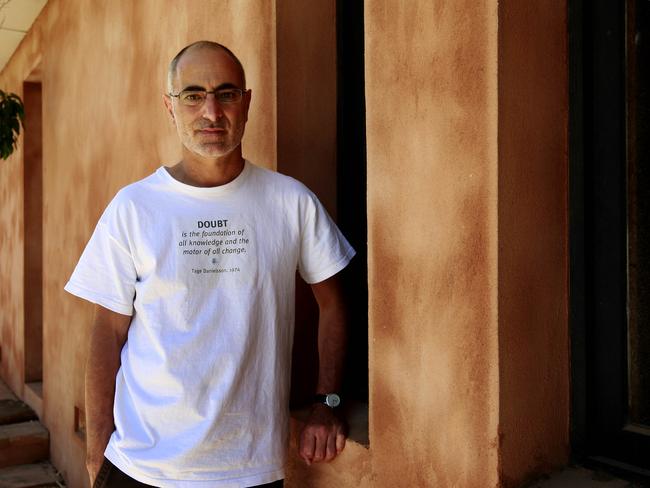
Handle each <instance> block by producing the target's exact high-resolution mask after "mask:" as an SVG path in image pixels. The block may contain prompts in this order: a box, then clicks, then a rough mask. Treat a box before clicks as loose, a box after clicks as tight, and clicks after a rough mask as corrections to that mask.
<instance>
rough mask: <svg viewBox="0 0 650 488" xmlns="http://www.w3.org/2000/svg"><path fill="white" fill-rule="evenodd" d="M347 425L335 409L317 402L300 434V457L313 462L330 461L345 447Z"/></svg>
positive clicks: (307, 461)
mask: <svg viewBox="0 0 650 488" xmlns="http://www.w3.org/2000/svg"><path fill="white" fill-rule="evenodd" d="M345 438H346V425H345V423H344V422H343V420H341V419H340V418H339V417H338V416H337V415H336V413H334V411H333V410H332V409H331V408H330V407H328V406H326V405H320V404H316V405H314V406H313V407H312V410H311V414H310V415H309V418H308V419H307V423H306V424H305V427H304V428H303V429H302V432H301V434H300V451H299V452H300V457H301V458H302V459H303V460H304V461H305V462H306V463H307V465H310V464H311V463H318V462H322V461H325V462H329V461H331V460H332V459H334V458H335V457H336V456H337V455H338V454H339V453H340V452H341V451H342V450H343V448H344V447H345Z"/></svg>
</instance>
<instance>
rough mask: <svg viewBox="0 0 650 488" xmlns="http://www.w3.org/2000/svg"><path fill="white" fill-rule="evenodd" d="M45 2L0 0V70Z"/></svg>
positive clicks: (44, 0) (42, 0) (39, 0)
mask: <svg viewBox="0 0 650 488" xmlns="http://www.w3.org/2000/svg"><path fill="white" fill-rule="evenodd" d="M46 3H47V0H0V71H2V69H3V68H4V67H5V64H7V61H9V58H10V57H11V55H12V54H13V53H14V51H15V50H16V48H17V47H18V44H20V41H22V39H23V37H25V33H26V32H27V31H28V30H29V28H30V27H31V26H32V24H33V23H34V20H35V19H36V17H37V16H38V14H39V13H40V12H41V10H42V9H43V7H44V6H45V4H46Z"/></svg>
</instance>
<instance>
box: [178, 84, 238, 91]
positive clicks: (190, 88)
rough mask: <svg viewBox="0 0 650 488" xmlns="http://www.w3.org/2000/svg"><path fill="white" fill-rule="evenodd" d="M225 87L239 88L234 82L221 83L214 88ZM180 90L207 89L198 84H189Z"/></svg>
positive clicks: (221, 88) (223, 88)
mask: <svg viewBox="0 0 650 488" xmlns="http://www.w3.org/2000/svg"><path fill="white" fill-rule="evenodd" d="M227 88H239V87H238V86H237V85H235V84H234V83H222V84H221V85H219V86H218V87H216V88H215V90H225V89H227ZM181 91H207V89H206V88H205V87H203V86H199V85H190V86H186V87H185V88H183V89H182V90H181Z"/></svg>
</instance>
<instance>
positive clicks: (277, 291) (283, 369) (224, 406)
mask: <svg viewBox="0 0 650 488" xmlns="http://www.w3.org/2000/svg"><path fill="white" fill-rule="evenodd" d="M352 256H354V250H353V249H352V247H351V246H350V245H349V244H348V242H347V241H346V240H345V238H344V237H343V236H342V235H341V233H340V232H339V230H338V229H337V227H336V225H335V224H334V223H333V222H332V220H331V219H330V217H329V216H328V215H327V212H326V211H325V210H324V209H323V207H322V206H321V204H320V203H319V202H318V200H317V199H316V197H315V196H314V195H313V194H312V193H311V192H310V191H309V190H308V189H307V188H306V187H305V186H304V185H302V184H301V183H299V182H298V181H296V180H294V179H293V178H290V177H288V176H284V175H281V174H279V173H275V172H272V171H269V170H266V169H262V168H259V167H257V166H255V165H253V164H251V163H250V162H248V161H247V162H246V164H245V166H244V170H243V171H242V173H241V174H240V175H239V176H238V177H237V178H235V179H234V180H233V181H232V182H230V183H228V184H226V185H223V186H218V187H212V188H199V187H193V186H189V185H185V184H183V183H181V182H179V181H177V180H175V179H174V178H172V177H171V176H170V175H169V173H168V172H167V170H166V169H165V168H162V167H161V168H159V169H158V170H157V171H156V172H155V173H154V174H152V175H151V176H149V177H147V178H145V179H143V180H141V181H138V182H136V183H133V184H131V185H129V186H127V187H125V188H124V189H122V190H121V191H120V192H119V193H118V194H117V195H116V196H115V198H114V199H113V201H112V202H111V203H110V204H109V205H108V207H107V208H106V210H105V212H104V214H103V215H102V217H101V219H100V220H99V223H98V224H97V227H96V229H95V231H94V233H93V235H92V237H91V239H90V241H89V242H88V245H87V246H86V249H85V250H84V252H83V255H82V256H81V258H80V260H79V263H78V264H77V267H76V268H75V270H74V273H73V274H72V277H71V278H70V281H69V282H68V283H67V285H66V286H65V289H66V290H67V291H68V292H70V293H72V294H74V295H77V296H79V297H82V298H84V299H86V300H89V301H91V302H94V303H97V304H100V305H102V306H103V307H106V308H108V309H111V310H113V311H115V312H119V313H122V314H126V315H132V316H133V318H132V322H131V326H130V328H129V332H128V339H127V342H126V344H125V345H124V348H123V349H122V353H121V360H122V364H121V367H120V369H119V371H118V373H117V380H116V391H115V404H114V417H115V426H116V430H115V432H114V433H113V435H112V436H111V439H110V442H109V444H108V447H107V449H106V452H105V455H106V457H107V458H108V459H109V460H110V461H111V462H112V463H113V464H115V465H116V466H117V467H118V468H119V469H120V470H122V471H123V472H125V473H126V474H128V475H129V476H131V477H132V478H135V479H136V480H139V481H141V482H143V483H147V484H150V485H154V486H160V487H193V488H196V487H201V488H202V487H208V486H209V487H221V488H224V487H228V488H230V487H233V488H234V487H237V488H240V487H248V486H254V485H258V484H264V483H270V482H272V481H275V480H278V479H281V478H283V477H284V463H285V458H286V446H287V438H288V425H289V419H288V398H289V383H290V368H291V346H292V341H293V327H294V290H295V273H296V269H298V270H299V272H300V275H301V276H302V277H303V279H304V280H305V281H307V282H308V283H318V282H320V281H323V280H325V279H327V278H329V277H330V276H333V275H334V274H336V273H337V272H338V271H340V270H341V269H343V268H344V267H345V266H346V265H347V264H348V262H349V261H350V259H351V258H352Z"/></svg>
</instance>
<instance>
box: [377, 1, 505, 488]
mask: <svg viewBox="0 0 650 488" xmlns="http://www.w3.org/2000/svg"><path fill="white" fill-rule="evenodd" d="M365 15H366V101H367V137H368V235H369V252H368V254H369V270H368V274H369V297H370V304H369V307H370V310H369V316H370V322H371V327H370V337H371V339H370V344H371V348H370V358H371V359H370V392H371V393H370V403H371V410H370V446H371V453H372V468H373V474H375V473H376V477H377V479H379V480H381V483H380V484H378V485H375V486H386V487H388V486H441V487H442V486H445V487H452V486H459V487H460V486H462V487H467V488H470V487H476V488H479V487H480V488H485V487H493V486H496V485H497V482H498V480H497V463H498V459H497V444H498V440H497V439H498V438H497V428H498V409H499V403H498V400H499V398H498V364H499V361H498V351H497V333H498V316H497V288H496V285H497V169H498V160H497V95H498V93H497V20H498V19H497V9H496V2H492V1H484V2H475V1H454V2H426V1H413V2H400V3H399V4H396V3H395V2H390V1H367V2H366V13H365ZM375 445H377V446H384V447H382V448H379V449H377V450H375V449H374V447H375ZM388 446H390V447H388ZM396 457H398V458H399V462H396Z"/></svg>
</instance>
